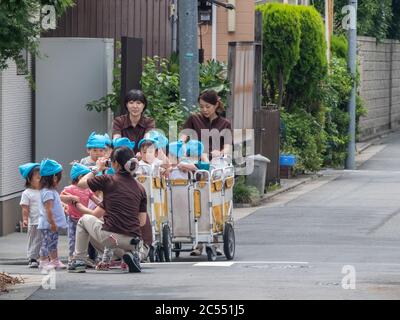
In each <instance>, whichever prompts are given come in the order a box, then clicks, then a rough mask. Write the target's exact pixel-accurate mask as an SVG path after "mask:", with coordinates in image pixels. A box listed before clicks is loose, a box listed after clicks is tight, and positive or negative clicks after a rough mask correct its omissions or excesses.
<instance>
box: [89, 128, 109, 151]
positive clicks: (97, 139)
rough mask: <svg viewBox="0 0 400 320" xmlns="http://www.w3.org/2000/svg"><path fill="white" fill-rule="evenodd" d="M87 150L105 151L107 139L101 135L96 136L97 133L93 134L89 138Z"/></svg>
mask: <svg viewBox="0 0 400 320" xmlns="http://www.w3.org/2000/svg"><path fill="white" fill-rule="evenodd" d="M86 148H88V149H94V148H98V149H105V148H106V138H105V137H104V136H102V135H101V134H96V132H92V133H91V134H90V136H89V138H88V141H87V143H86Z"/></svg>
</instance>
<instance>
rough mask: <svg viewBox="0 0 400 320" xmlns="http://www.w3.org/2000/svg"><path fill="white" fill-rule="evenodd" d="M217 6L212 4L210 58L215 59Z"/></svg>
mask: <svg viewBox="0 0 400 320" xmlns="http://www.w3.org/2000/svg"><path fill="white" fill-rule="evenodd" d="M217 12H218V10H217V6H216V5H215V4H213V5H212V33H211V34H212V35H211V58H212V59H214V60H217Z"/></svg>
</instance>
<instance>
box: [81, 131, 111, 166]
mask: <svg viewBox="0 0 400 320" xmlns="http://www.w3.org/2000/svg"><path fill="white" fill-rule="evenodd" d="M106 141H107V137H105V136H103V135H100V134H96V132H92V133H91V134H90V136H89V138H88V141H87V143H86V149H87V153H88V154H89V156H87V157H85V158H82V159H81V161H80V163H81V164H83V165H84V166H87V167H94V166H96V162H97V160H98V159H99V158H102V157H104V156H105V154H106V147H107V145H106Z"/></svg>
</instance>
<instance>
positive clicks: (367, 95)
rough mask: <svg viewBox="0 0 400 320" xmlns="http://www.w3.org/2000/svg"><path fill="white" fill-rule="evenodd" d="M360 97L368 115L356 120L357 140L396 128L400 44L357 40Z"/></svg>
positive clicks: (399, 119) (398, 121)
mask: <svg viewBox="0 0 400 320" xmlns="http://www.w3.org/2000/svg"><path fill="white" fill-rule="evenodd" d="M358 57H359V61H360V76H361V83H360V88H359V91H360V94H361V97H362V99H363V100H364V102H365V105H366V107H367V109H368V115H367V116H365V117H362V118H361V119H360V129H361V132H360V140H361V141H363V140H367V139H370V138H373V137H376V136H379V135H381V134H383V133H386V132H388V131H390V130H396V129H398V128H399V127H400V42H398V41H394V40H384V41H383V42H381V43H376V39H375V38H370V37H359V38H358Z"/></svg>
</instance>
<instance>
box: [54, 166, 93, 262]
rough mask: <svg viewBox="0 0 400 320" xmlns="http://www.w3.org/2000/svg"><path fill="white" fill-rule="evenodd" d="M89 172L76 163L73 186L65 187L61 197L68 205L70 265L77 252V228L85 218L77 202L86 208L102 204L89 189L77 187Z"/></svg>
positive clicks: (73, 172) (73, 170) (73, 171)
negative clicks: (90, 205) (92, 203)
mask: <svg viewBox="0 0 400 320" xmlns="http://www.w3.org/2000/svg"><path fill="white" fill-rule="evenodd" d="M89 172H91V170H90V169H89V168H88V167H86V166H84V165H82V164H79V163H74V164H73V165H72V168H71V172H70V178H71V180H72V184H71V185H69V186H67V187H65V188H64V190H63V191H62V192H61V195H60V197H61V200H62V201H63V202H64V203H66V204H67V205H68V213H67V223H68V247H69V259H68V262H69V263H70V261H71V259H72V257H73V255H74V250H75V235H76V226H77V224H78V221H79V219H80V218H81V217H82V216H83V214H82V213H81V211H79V210H78V209H77V208H76V204H77V202H79V203H81V204H82V205H83V206H85V207H86V208H88V207H89V203H90V201H92V202H94V203H95V204H97V203H99V202H100V199H98V198H97V197H96V196H95V194H94V193H93V192H92V191H91V190H90V189H89V188H80V187H78V185H77V184H78V182H79V180H80V179H81V178H82V177H83V176H85V175H87V174H88V173H89Z"/></svg>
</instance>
